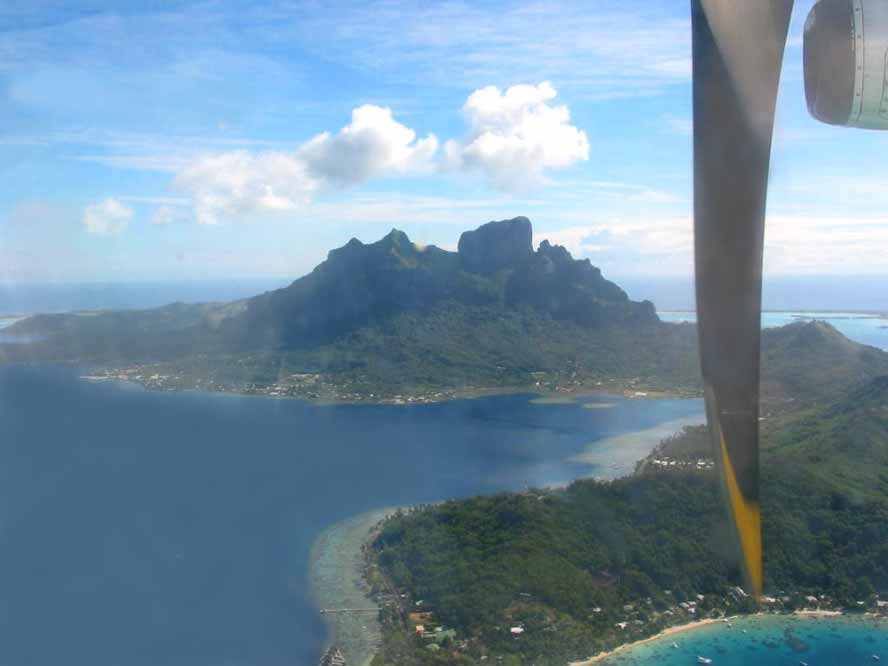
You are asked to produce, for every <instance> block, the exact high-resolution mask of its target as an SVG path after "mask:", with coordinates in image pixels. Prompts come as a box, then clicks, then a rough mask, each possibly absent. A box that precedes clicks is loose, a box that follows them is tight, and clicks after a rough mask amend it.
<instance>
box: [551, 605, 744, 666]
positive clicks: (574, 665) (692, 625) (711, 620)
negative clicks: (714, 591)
mask: <svg viewBox="0 0 888 666" xmlns="http://www.w3.org/2000/svg"><path fill="white" fill-rule="evenodd" d="M758 614H759V613H756V615H758ZM740 617H750V616H746V615H732V616H731V617H708V618H706V619H703V620H694V621H693V622H688V623H686V624H677V625H675V626H673V627H667V628H666V629H663V630H662V631H661V632H659V633H657V634H654V635H653V636H648V637H647V638H642V639H641V640H638V641H633V642H631V643H624V644H623V645H620V646H618V647H615V648H614V649H613V650H608V651H606V652H599V653H598V654H596V655H595V656H594V657H589V658H588V659H585V660H583V661H572V662H570V664H568V666H591V664H597V663H598V662H600V661H603V660H605V659H607V658H608V657H613V656H614V655H616V654H618V653H620V652H623V651H624V650H628V649H630V648H635V647H638V646H639V645H646V644H648V643H652V642H654V641H658V640H660V639H661V638H666V637H667V636H674V635H675V634H681V633H684V632H686V631H691V630H693V629H699V628H700V627H705V626H708V625H710V624H715V623H717V622H725V621H731V620H736V619H738V618H740Z"/></svg>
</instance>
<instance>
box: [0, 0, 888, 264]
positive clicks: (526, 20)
mask: <svg viewBox="0 0 888 666" xmlns="http://www.w3.org/2000/svg"><path fill="white" fill-rule="evenodd" d="M6 4H7V5H10V6H6V7H5V8H2V9H0V97H2V100H0V175H2V178H3V183H4V187H3V188H2V190H0V266H2V269H0V280H3V281H6V282H15V281H49V280H74V281H90V280H102V281H107V280H157V279H194V278H201V279H214V278H240V277H272V276H274V277H278V276H292V277H296V276H298V275H301V274H303V273H305V272H306V271H308V270H310V269H311V268H312V267H313V266H314V265H315V264H317V263H318V262H319V261H321V260H322V259H323V258H324V256H325V255H326V252H327V251H328V250H329V249H331V248H332V247H335V246H338V245H341V244H343V243H345V242H346V241H348V239H349V238H351V237H352V236H356V237H358V238H360V239H361V240H363V241H365V242H369V241H373V240H376V239H377V238H379V237H380V236H382V235H383V234H385V233H386V232H387V231H388V230H389V229H391V228H392V227H397V228H399V229H403V230H404V231H406V232H407V233H408V234H409V235H410V237H411V238H412V239H414V240H415V241H417V242H421V243H434V244H437V245H440V246H442V247H449V248H452V247H455V245H456V242H457V239H458V236H459V233H460V232H461V231H463V230H465V229H468V228H473V227H475V226H477V225H478V224H481V223H483V222H485V221H488V220H492V219H502V218H506V217H512V216H514V215H527V216H528V217H530V218H531V219H532V221H533V222H534V226H535V230H536V234H537V236H538V239H537V240H540V239H542V238H549V239H550V240H552V241H553V242H558V243H561V244H564V245H565V246H567V247H568V248H569V249H570V250H571V251H572V252H574V254H575V255H578V256H583V257H589V258H590V259H591V260H592V262H593V263H594V264H597V265H599V266H601V267H602V268H603V270H604V271H605V272H606V273H607V274H609V275H614V276H620V275H627V276H628V275H634V276H638V275H651V276H660V275H688V274H690V272H691V239H692V236H691V185H690V183H691V151H690V148H691V138H690V119H691V104H690V92H691V88H690V83H691V82H690V29H689V22H690V19H689V15H688V8H687V6H686V5H687V3H686V2H676V1H675V0H663V1H648V2H632V3H627V2H610V1H594V2H593V1H590V2H573V3H561V2H554V1H549V0H541V1H539V2H527V3H520V4H519V3H500V2H472V3H458V2H441V3H429V2H400V1H397V0H388V1H385V2H377V3H372V2H359V3H347V2H279V3H252V2H227V1H221V0H220V1H216V2H201V3H194V2H164V3H159V2H133V1H128V2H125V3H124V2H119V3H106V2H82V3H76V2H41V1H40V0H38V1H37V2H31V3H21V4H22V5H25V4H27V7H23V8H20V9H18V8H13V7H12V6H11V4H12V3H6ZM810 4H811V3H810V1H804V2H797V6H796V8H795V13H794V20H793V25H792V28H791V34H790V40H789V45H788V48H787V52H786V59H785V65H784V71H783V81H782V86H781V96H780V100H779V104H778V119H777V131H776V136H775V144H774V153H773V161H772V183H771V192H770V199H769V222H768V232H767V238H766V260H765V263H766V271H767V272H768V274H770V275H796V274H863V273H869V274H881V273H885V272H888V268H886V266H885V262H884V261H883V259H882V258H883V257H884V256H886V251H888V187H886V184H885V175H884V174H885V169H884V167H883V164H884V160H885V155H886V150H885V148H886V147H888V144H886V143H885V142H886V140H888V139H886V137H885V136H884V135H882V134H880V133H874V132H865V131H859V130H856V131H855V130H845V129H841V128H833V127H827V126H824V125H820V124H818V123H816V122H815V121H813V120H811V119H810V118H809V117H808V114H807V111H806V109H805V102H804V91H803V86H802V79H801V74H802V70H801V26H802V24H803V22H804V16H805V15H806V14H807V11H808V9H809V7H810Z"/></svg>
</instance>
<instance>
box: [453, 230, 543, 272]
mask: <svg viewBox="0 0 888 666" xmlns="http://www.w3.org/2000/svg"><path fill="white" fill-rule="evenodd" d="M458 253H459V262H460V266H461V267H462V269H463V270H465V271H468V272H469V273H482V274H487V275H489V274H491V273H496V272H497V271H500V270H503V269H507V268H515V267H518V266H520V265H522V264H524V263H526V262H527V261H528V260H530V258H531V257H532V255H533V227H532V226H531V224H530V220H528V219H527V218H526V217H516V218H514V219H512V220H501V221H499V222H488V223H487V224H485V225H483V226H481V227H478V228H477V229H475V230H474V231H465V232H463V234H462V235H461V236H460V237H459V246H458Z"/></svg>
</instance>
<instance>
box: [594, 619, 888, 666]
mask: <svg viewBox="0 0 888 666" xmlns="http://www.w3.org/2000/svg"><path fill="white" fill-rule="evenodd" d="M731 624H732V626H731V627H728V626H727V625H726V624H724V623H721V622H718V623H715V624H711V625H708V626H705V627H700V628H699V629H693V630H691V631H688V632H686V633H681V634H675V635H672V636H666V637H663V638H661V639H658V640H656V641H653V642H650V643H647V644H645V645H640V646H638V647H635V648H630V649H627V650H625V651H623V652H620V653H617V654H616V655H614V656H612V657H610V658H608V659H605V660H603V661H601V662H600V663H601V666H654V665H656V666H691V665H693V664H697V663H698V662H697V658H698V657H701V656H702V657H705V658H708V659H712V666H746V665H747V664H755V666H798V664H800V663H801V662H805V663H806V664H808V665H809V666H866V665H867V664H876V663H878V662H877V661H876V660H874V659H873V655H876V656H879V657H881V659H880V661H884V660H888V621H886V620H885V619H879V618H872V617H864V616H849V617H798V616H792V615H790V616H787V615H764V616H752V617H748V618H744V619H740V620H736V621H734V622H732V623H731ZM744 632H745V633H744ZM673 643H675V644H677V645H678V647H677V648H676V647H673Z"/></svg>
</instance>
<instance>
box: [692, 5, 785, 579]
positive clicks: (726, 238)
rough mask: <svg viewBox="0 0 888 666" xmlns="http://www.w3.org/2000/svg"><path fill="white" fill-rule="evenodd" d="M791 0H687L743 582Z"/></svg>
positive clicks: (699, 255) (753, 562)
mask: <svg viewBox="0 0 888 666" xmlns="http://www.w3.org/2000/svg"><path fill="white" fill-rule="evenodd" d="M791 11H792V0H691V17H692V29H693V59H694V64H693V74H694V245H695V248H694V250H695V264H696V289H697V322H698V331H699V341H700V362H701V366H702V371H703V382H704V388H705V396H706V415H707V420H708V423H709V430H710V434H711V437H712V443H713V451H714V453H715V458H716V462H717V466H718V467H719V469H720V470H721V478H722V482H723V483H722V485H723V488H724V493H725V497H726V500H727V505H728V510H729V513H730V517H731V520H732V522H733V525H734V528H735V530H734V531H735V533H736V536H737V545H738V547H739V552H740V553H741V555H742V557H741V561H742V566H743V570H744V573H745V576H746V583H747V587H748V589H749V591H750V592H751V593H752V594H753V595H755V596H758V595H760V593H761V586H762V556H761V518H760V510H759V470H758V414H759V411H758V409H759V406H758V402H759V353H760V351H759V350H760V342H761V287H762V247H763V241H764V222H765V198H766V193H767V185H768V165H769V161H770V154H771V135H772V131H773V126H774V107H775V103H776V99H777V86H778V82H779V78H780V66H781V63H782V60H783V49H784V45H785V42H786V34H787V30H788V28H789V18H790V14H791Z"/></svg>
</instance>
